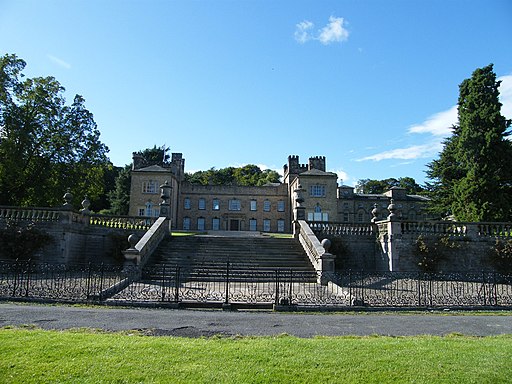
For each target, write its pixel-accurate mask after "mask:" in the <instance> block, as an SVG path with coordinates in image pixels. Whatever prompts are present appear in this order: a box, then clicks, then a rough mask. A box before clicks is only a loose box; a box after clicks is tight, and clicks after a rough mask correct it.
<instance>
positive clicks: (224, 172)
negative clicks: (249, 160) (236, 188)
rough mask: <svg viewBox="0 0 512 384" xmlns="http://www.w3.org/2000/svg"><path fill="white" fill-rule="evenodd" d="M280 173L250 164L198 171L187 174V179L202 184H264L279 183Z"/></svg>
mask: <svg viewBox="0 0 512 384" xmlns="http://www.w3.org/2000/svg"><path fill="white" fill-rule="evenodd" d="M279 178H280V176H279V174H278V173H277V172H276V171H272V170H270V169H266V170H264V171H262V170H261V169H260V168H259V167H258V166H257V165H253V164H248V165H245V166H243V167H238V168H234V167H227V168H222V169H219V170H216V169H215V168H211V169H209V170H208V171H197V172H194V173H193V174H190V173H187V174H185V181H188V182H190V183H192V184H200V185H243V186H262V185H265V184H267V183H278V182H279Z"/></svg>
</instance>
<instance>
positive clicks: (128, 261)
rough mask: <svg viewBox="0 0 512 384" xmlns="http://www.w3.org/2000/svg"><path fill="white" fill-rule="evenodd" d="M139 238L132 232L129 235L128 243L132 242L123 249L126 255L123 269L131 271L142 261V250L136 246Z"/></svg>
mask: <svg viewBox="0 0 512 384" xmlns="http://www.w3.org/2000/svg"><path fill="white" fill-rule="evenodd" d="M137 242H138V238H137V236H136V235H135V234H133V233H132V234H131V235H130V236H128V243H130V248H128V249H127V250H125V251H123V255H124V264H123V270H124V271H130V270H134V269H136V268H137V266H138V265H139V262H140V252H139V250H138V249H137V248H135V246H136V245H137Z"/></svg>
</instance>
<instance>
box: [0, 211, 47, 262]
mask: <svg viewBox="0 0 512 384" xmlns="http://www.w3.org/2000/svg"><path fill="white" fill-rule="evenodd" d="M52 240H53V239H52V237H51V236H50V235H49V234H48V233H46V232H44V231H41V230H39V229H38V228H36V226H35V224H34V223H33V222H29V223H16V222H14V221H8V222H7V225H6V227H5V228H4V229H0V250H1V252H2V255H3V256H5V257H7V258H9V259H13V260H15V259H19V260H28V259H30V258H31V257H32V256H33V255H34V254H35V253H36V252H37V251H38V250H40V249H41V248H43V247H44V246H45V245H48V244H50V243H51V242H52Z"/></svg>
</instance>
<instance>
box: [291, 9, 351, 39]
mask: <svg viewBox="0 0 512 384" xmlns="http://www.w3.org/2000/svg"><path fill="white" fill-rule="evenodd" d="M344 24H345V20H344V19H343V18H342V17H334V16H331V17H329V23H328V24H327V25H326V26H324V27H323V28H322V29H320V30H319V31H317V33H316V34H314V33H313V28H314V27H315V24H313V23H312V22H311V21H309V20H304V21H302V22H300V23H298V24H296V25H295V33H294V37H295V40H296V41H297V42H299V43H300V44H304V43H306V42H308V41H310V40H318V41H319V42H320V43H322V44H323V45H329V44H332V43H341V42H343V41H347V40H348V36H349V34H350V33H349V31H348V30H347V29H346V28H345V27H344Z"/></svg>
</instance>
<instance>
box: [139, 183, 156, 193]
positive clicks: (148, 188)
mask: <svg viewBox="0 0 512 384" xmlns="http://www.w3.org/2000/svg"><path fill="white" fill-rule="evenodd" d="M142 193H158V183H157V182H156V181H155V180H149V181H144V182H143V183H142Z"/></svg>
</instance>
